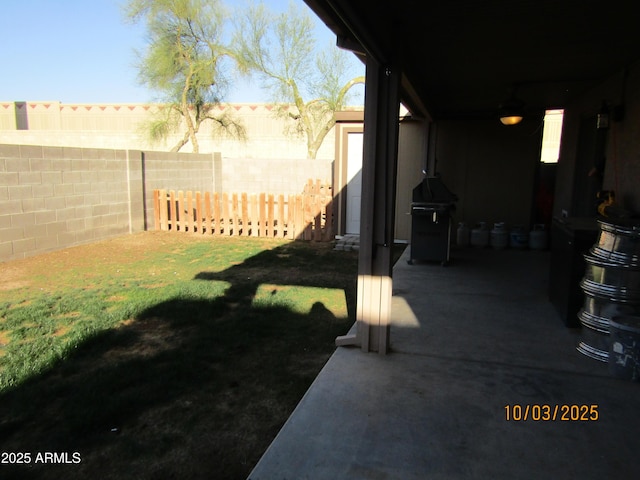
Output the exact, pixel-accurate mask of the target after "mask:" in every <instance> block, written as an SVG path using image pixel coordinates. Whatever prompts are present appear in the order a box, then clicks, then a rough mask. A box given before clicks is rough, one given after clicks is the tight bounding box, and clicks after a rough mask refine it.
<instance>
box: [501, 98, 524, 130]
mask: <svg viewBox="0 0 640 480" xmlns="http://www.w3.org/2000/svg"><path fill="white" fill-rule="evenodd" d="M523 111H524V102H523V101H522V100H520V99H518V98H516V96H515V89H514V91H513V92H512V93H511V96H510V97H509V98H508V99H507V100H506V101H505V102H504V103H503V104H501V105H500V122H502V124H503V125H517V124H518V123H520V122H521V121H522V119H523V117H524V114H523Z"/></svg>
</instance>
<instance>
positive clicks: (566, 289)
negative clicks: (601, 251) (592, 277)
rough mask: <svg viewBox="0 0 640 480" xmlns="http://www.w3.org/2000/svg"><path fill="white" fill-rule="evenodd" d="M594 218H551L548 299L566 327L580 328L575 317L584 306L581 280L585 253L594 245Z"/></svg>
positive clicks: (595, 237)
mask: <svg viewBox="0 0 640 480" xmlns="http://www.w3.org/2000/svg"><path fill="white" fill-rule="evenodd" d="M597 237H598V224H597V222H596V219H595V218H566V219H558V218H554V219H553V223H552V225H551V265H550V268H549V300H550V301H551V303H552V304H553V305H554V306H555V308H556V310H557V311H558V313H559V314H560V318H561V319H562V321H563V322H564V324H565V325H566V326H567V327H578V326H580V323H579V320H578V317H577V314H578V311H579V310H580V308H581V307H582V305H583V304H584V293H583V292H582V289H581V288H580V280H582V277H583V276H584V271H585V261H584V254H585V253H587V252H588V251H589V249H590V248H591V247H592V246H593V244H594V243H595V242H596V240H597Z"/></svg>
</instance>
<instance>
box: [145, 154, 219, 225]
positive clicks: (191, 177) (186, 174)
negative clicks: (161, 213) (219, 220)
mask: <svg viewBox="0 0 640 480" xmlns="http://www.w3.org/2000/svg"><path fill="white" fill-rule="evenodd" d="M140 154H141V161H142V165H143V166H142V168H143V172H144V198H145V207H144V215H145V224H146V226H147V228H148V229H153V228H154V225H153V190H154V189H166V190H175V191H179V190H183V191H187V190H191V191H200V192H213V191H216V189H215V185H214V162H216V161H217V162H220V154H219V153H214V154H210V153H208V154H206V153H200V154H196V153H169V152H140Z"/></svg>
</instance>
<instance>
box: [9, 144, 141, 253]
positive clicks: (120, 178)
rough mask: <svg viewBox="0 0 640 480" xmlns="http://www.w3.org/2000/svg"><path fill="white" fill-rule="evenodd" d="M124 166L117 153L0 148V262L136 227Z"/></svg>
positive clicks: (137, 211) (123, 155) (135, 198)
mask: <svg viewBox="0 0 640 480" xmlns="http://www.w3.org/2000/svg"><path fill="white" fill-rule="evenodd" d="M130 167H131V165H129V162H128V156H127V152H126V151H122V150H97V149H79V148H64V147H43V146H24V145H23V146H18V145H0V261H4V260H12V259H19V258H24V257H27V256H30V255H34V254H37V253H42V252H46V251H51V250H56V249H59V248H65V247H68V246H73V245H78V244H82V243H87V242H91V241H95V240H101V239H105V238H109V237H113V236H117V235H121V234H123V233H128V232H131V231H133V230H134V229H140V228H141V226H142V225H143V222H142V209H141V205H142V198H141V196H140V195H137V194H136V192H132V191H131V190H130V188H129V187H130V184H131V181H132V180H133V181H135V180H136V179H137V181H138V182H139V183H140V184H141V183H142V176H141V172H139V171H138V172H137V171H135V170H136V169H135V168H133V171H131V168H130ZM134 167H135V166H134ZM138 170H139V169H138Z"/></svg>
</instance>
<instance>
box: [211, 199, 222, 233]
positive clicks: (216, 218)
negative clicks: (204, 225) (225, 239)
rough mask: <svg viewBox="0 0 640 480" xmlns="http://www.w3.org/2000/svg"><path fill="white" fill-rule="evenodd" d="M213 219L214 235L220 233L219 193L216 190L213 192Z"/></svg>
mask: <svg viewBox="0 0 640 480" xmlns="http://www.w3.org/2000/svg"><path fill="white" fill-rule="evenodd" d="M213 221H214V223H215V226H214V230H215V234H216V235H220V233H221V226H220V224H221V220H220V195H219V194H218V192H215V193H214V194H213Z"/></svg>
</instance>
